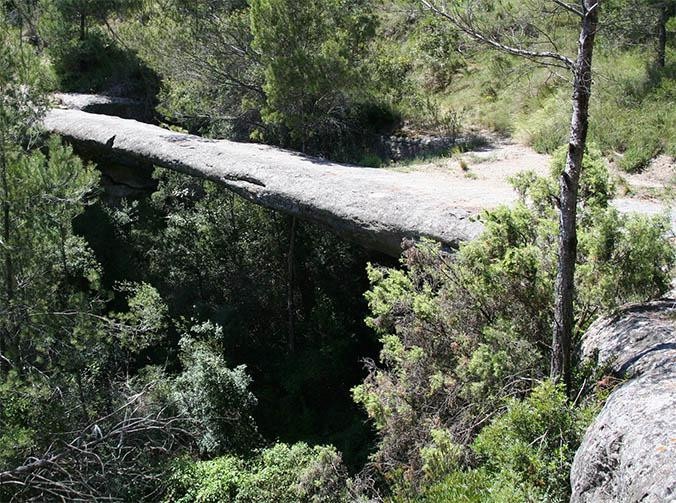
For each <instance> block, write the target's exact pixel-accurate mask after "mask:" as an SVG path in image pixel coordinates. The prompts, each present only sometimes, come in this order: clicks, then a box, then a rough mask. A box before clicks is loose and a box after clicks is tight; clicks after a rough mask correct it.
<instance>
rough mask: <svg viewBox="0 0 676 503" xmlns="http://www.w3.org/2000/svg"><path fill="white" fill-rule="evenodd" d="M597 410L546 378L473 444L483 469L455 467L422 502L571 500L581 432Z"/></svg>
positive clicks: (427, 491) (513, 403)
mask: <svg viewBox="0 0 676 503" xmlns="http://www.w3.org/2000/svg"><path fill="white" fill-rule="evenodd" d="M597 411H598V406H597V404H596V403H594V402H592V403H591V404H590V405H585V406H576V405H575V404H572V403H571V402H569V401H568V398H567V397H566V395H565V392H564V390H563V388H562V387H561V386H556V385H554V384H552V383H551V382H550V381H545V382H543V383H542V384H540V385H538V386H537V387H535V388H534V389H533V391H532V393H531V394H530V395H529V396H528V397H527V398H525V399H523V400H518V399H509V400H508V401H507V402H506V411H505V412H503V413H502V414H500V415H499V416H498V417H497V418H495V419H493V420H492V421H491V422H490V424H488V425H487V426H486V427H485V428H483V429H482V430H481V433H479V435H478V436H477V438H476V439H475V440H474V442H473V444H472V450H473V452H474V453H475V454H476V455H477V456H478V462H479V463H480V467H479V468H473V469H467V470H459V469H456V470H453V471H450V473H449V474H448V475H446V476H445V477H444V478H443V479H442V480H441V481H440V482H438V483H436V484H432V485H431V486H430V487H429V488H425V489H424V491H423V493H422V495H421V496H420V497H419V498H418V499H416V501H419V502H420V503H423V502H424V503H437V502H439V503H440V502H442V501H459V502H477V503H478V502H482V503H489V502H496V503H497V502H501V503H502V502H514V503H518V502H522V501H548V502H557V501H560V502H563V501H568V498H569V496H570V487H569V482H568V477H569V473H570V467H571V465H572V462H573V456H574V454H575V451H576V450H577V447H578V445H579V443H580V441H581V439H582V435H583V434H584V431H585V430H586V428H587V426H588V425H589V423H590V422H591V419H592V418H593V417H594V415H595V414H596V412H597Z"/></svg>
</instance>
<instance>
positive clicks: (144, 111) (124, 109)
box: [52, 93, 151, 122]
mask: <svg viewBox="0 0 676 503" xmlns="http://www.w3.org/2000/svg"><path fill="white" fill-rule="evenodd" d="M52 97H53V99H54V101H55V103H56V105H57V106H60V107H63V108H69V109H71V110H82V111H83V112H90V113H93V114H103V115H115V116H117V117H122V118H124V119H135V120H139V121H143V122H147V121H148V119H150V115H151V114H150V111H149V110H148V108H147V107H146V106H145V105H144V104H143V103H142V102H140V101H136V100H132V99H129V98H121V97H117V96H104V95H101V94H81V93H55V94H53V95H52Z"/></svg>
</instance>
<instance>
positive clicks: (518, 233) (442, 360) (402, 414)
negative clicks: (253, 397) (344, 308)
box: [354, 149, 674, 491]
mask: <svg viewBox="0 0 676 503" xmlns="http://www.w3.org/2000/svg"><path fill="white" fill-rule="evenodd" d="M564 160H565V152H563V151H560V152H558V153H557V154H556V155H555V156H554V160H553V163H552V175H551V176H550V177H548V178H539V177H537V176H535V175H534V174H532V173H530V174H528V173H526V174H523V175H521V176H520V177H518V179H517V180H515V184H516V186H517V189H518V190H519V191H520V192H521V194H522V203H521V204H517V205H516V206H515V207H513V208H511V209H510V208H504V207H503V208H498V209H496V210H492V211H488V212H485V213H484V214H483V216H482V220H483V222H484V226H485V227H484V232H483V234H482V235H481V236H480V237H479V238H478V239H476V240H474V241H472V242H470V243H467V244H465V245H463V246H462V247H461V249H460V251H459V252H458V253H457V254H456V255H455V256H454V257H449V256H447V255H445V254H443V253H441V252H440V251H439V248H438V247H437V246H435V245H434V244H432V243H429V242H427V243H422V244H419V245H417V246H415V247H412V248H410V249H408V250H407V251H406V252H405V253H404V258H403V259H402V265H403V268H402V269H384V268H379V267H370V268H369V278H370V280H371V282H372V285H373V286H372V289H371V291H369V292H368V293H367V294H366V296H367V299H368V301H369V306H370V309H371V313H372V314H371V316H370V317H369V318H368V319H367V323H368V324H369V325H370V326H372V327H373V328H374V329H375V330H376V331H377V332H378V333H379V334H380V337H381V341H382V343H383V349H382V351H381V354H380V362H381V366H377V365H376V364H375V363H370V364H369V370H370V374H369V376H368V377H367V379H366V380H365V381H364V384H362V385H361V386H358V387H357V388H355V389H354V396H355V399H356V401H357V402H359V403H361V404H362V405H363V406H364V408H365V409H366V411H367V413H368V414H369V416H370V417H371V419H372V420H373V422H374V424H375V426H376V428H377V430H378V433H379V445H378V450H377V452H376V453H375V454H374V455H373V457H372V463H373V466H374V467H376V469H377V470H379V471H380V472H381V473H383V474H384V476H385V477H386V478H389V479H391V480H393V481H394V482H395V483H396V485H398V486H400V487H408V488H413V490H414V491H415V490H418V489H420V487H421V484H426V483H427V481H428V479H429V477H430V474H434V477H437V476H439V474H440V473H443V472H444V471H448V469H449V467H450V466H451V465H452V464H453V463H458V464H459V465H462V464H463V463H464V462H469V461H471V459H472V456H473V454H472V451H471V450H469V449H468V446H469V445H470V444H471V443H472V441H473V439H474V437H475V435H476V434H477V433H478V432H479V431H480V430H481V428H482V427H483V426H484V425H485V423H486V421H487V419H488V418H490V417H492V416H494V415H495V414H496V412H497V411H499V410H500V409H501V407H502V404H503V399H504V398H505V397H507V396H511V397H526V396H528V394H529V393H530V392H531V388H532V387H533V383H534V382H536V381H537V380H542V379H544V378H545V377H546V376H547V375H548V362H549V348H550V346H549V342H550V336H551V325H552V311H553V309H552V301H553V298H554V291H553V283H554V277H555V274H556V245H557V218H556V211H555V208H554V205H553V203H554V201H555V198H556V195H557V193H558V191H557V181H556V180H557V177H558V174H559V173H560V172H561V170H562V169H563V162H564ZM612 196H613V187H612V184H611V183H610V181H609V177H608V172H607V170H606V167H605V163H604V162H603V161H602V159H601V157H600V153H599V152H598V151H596V150H594V149H590V150H589V151H588V152H587V155H586V157H585V161H584V166H583V175H582V180H581V186H580V191H579V207H578V218H579V227H578V235H579V246H578V274H577V276H576V299H575V316H576V340H579V336H580V334H581V333H582V332H583V331H584V330H585V329H586V328H587V326H588V325H589V324H590V323H591V321H593V319H594V318H595V317H596V316H599V315H600V314H603V313H605V312H608V311H609V310H611V309H613V308H614V307H616V306H617V305H619V304H621V303H624V302H627V301H641V300H645V299H648V298H651V297H654V296H657V295H659V294H660V293H662V292H664V291H665V290H666V289H667V288H668V285H669V277H670V270H671V267H672V265H673V263H674V252H673V250H672V248H671V247H670V245H669V242H668V240H667V238H666V237H665V235H666V230H667V229H668V222H667V220H666V219H664V218H653V219H648V218H644V217H629V216H623V215H620V214H618V212H617V211H616V210H615V209H613V208H612V207H610V206H609V204H608V202H609V200H610V199H611V198H612ZM639 256H640V257H641V258H640V259H639V258H638V257H639ZM557 393H558V392H557ZM517 410H518V409H515V411H517ZM514 414H517V412H514ZM514 417H515V416H514ZM495 428H498V427H497V426H496V427H495ZM486 438H487V437H486ZM440 455H441V457H440ZM449 463H450V464H449Z"/></svg>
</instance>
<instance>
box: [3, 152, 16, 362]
mask: <svg viewBox="0 0 676 503" xmlns="http://www.w3.org/2000/svg"><path fill="white" fill-rule="evenodd" d="M0 141H2V140H0ZM0 183H2V241H3V245H2V248H3V250H4V255H5V257H4V259H5V260H4V262H5V278H4V283H5V285H4V287H5V288H4V290H5V291H4V292H3V294H4V297H5V307H6V309H8V310H9V309H10V304H11V302H12V299H13V297H14V271H13V264H12V253H11V250H10V248H9V240H10V238H11V230H10V227H9V226H10V206H9V180H8V178H7V157H6V155H5V149H4V145H0ZM6 317H7V319H6V321H5V323H4V324H2V325H0V355H2V356H3V358H0V370H3V369H5V363H6V361H5V360H4V358H7V350H8V346H9V337H10V329H9V318H10V313H9V312H7V313H6Z"/></svg>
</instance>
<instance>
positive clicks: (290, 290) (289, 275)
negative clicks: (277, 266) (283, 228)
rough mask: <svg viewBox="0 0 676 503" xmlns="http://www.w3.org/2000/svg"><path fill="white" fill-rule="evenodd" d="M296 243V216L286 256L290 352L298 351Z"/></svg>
mask: <svg viewBox="0 0 676 503" xmlns="http://www.w3.org/2000/svg"><path fill="white" fill-rule="evenodd" d="M295 244H296V217H291V227H290V229H289V252H288V253H287V256H286V266H287V284H286V309H287V316H288V322H289V335H288V338H287V344H288V347H289V353H291V354H293V353H294V352H295V351H296V331H295V316H296V315H295V311H296V306H295V304H294V301H293V283H294V277H293V262H294V260H293V257H294V251H295V250H294V248H295Z"/></svg>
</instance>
